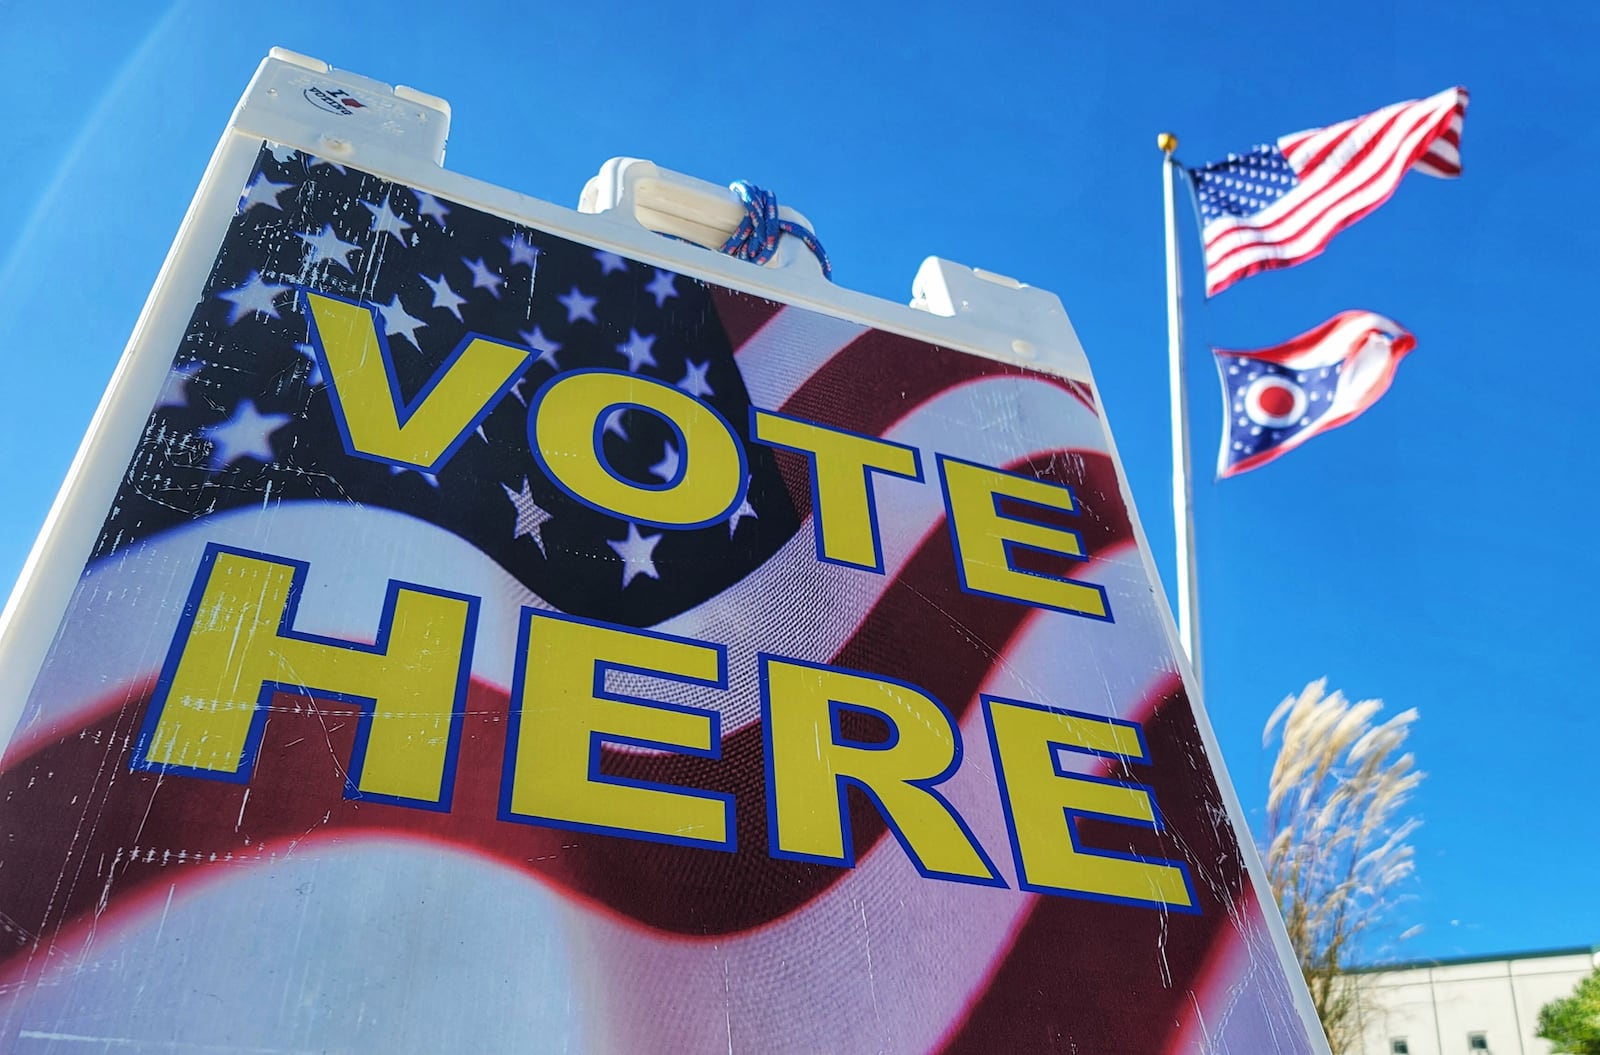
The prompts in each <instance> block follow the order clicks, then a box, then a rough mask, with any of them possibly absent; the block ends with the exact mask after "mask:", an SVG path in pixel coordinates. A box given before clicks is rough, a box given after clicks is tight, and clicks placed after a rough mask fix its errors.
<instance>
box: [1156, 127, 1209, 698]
mask: <svg viewBox="0 0 1600 1055" xmlns="http://www.w3.org/2000/svg"><path fill="white" fill-rule="evenodd" d="M1156 145H1157V146H1159V147H1160V148H1161V153H1162V156H1163V160H1162V169H1163V175H1164V177H1165V181H1164V186H1163V190H1164V192H1165V193H1164V199H1163V201H1164V205H1165V212H1166V222H1167V366H1168V381H1169V388H1170V390H1171V395H1172V517H1173V522H1174V527H1175V528H1176V538H1177V550H1178V613H1177V614H1178V636H1179V638H1181V639H1182V641H1183V650H1184V651H1185V652H1187V653H1188V654H1189V669H1191V670H1193V671H1194V680H1195V686H1196V688H1198V687H1199V686H1200V684H1201V681H1200V590H1199V581H1198V579H1197V577H1196V574H1195V555H1194V491H1193V488H1192V487H1191V486H1190V482H1189V476H1190V459H1189V397H1188V390H1187V388H1186V387H1185V385H1184V380H1183V365H1184V360H1183V281H1182V278H1181V276H1180V274H1179V270H1178V208H1177V197H1178V191H1177V186H1178V178H1179V176H1180V175H1181V174H1182V173H1181V171H1180V169H1179V165H1178V162H1177V160H1176V159H1175V158H1174V157H1173V156H1172V152H1173V151H1174V150H1177V149H1178V137H1177V136H1175V135H1173V134H1172V133H1171V132H1163V133H1161V135H1159V136H1158V137H1156Z"/></svg>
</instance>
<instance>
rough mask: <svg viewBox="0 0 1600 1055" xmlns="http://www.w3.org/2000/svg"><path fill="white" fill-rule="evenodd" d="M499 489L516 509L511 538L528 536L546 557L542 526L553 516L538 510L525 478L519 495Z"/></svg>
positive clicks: (507, 489)
mask: <svg viewBox="0 0 1600 1055" xmlns="http://www.w3.org/2000/svg"><path fill="white" fill-rule="evenodd" d="M500 489H501V490H503V491H505V493H506V497H507V498H509V499H511V504H512V505H514V506H516V507H517V524H516V526H515V527H513V528H512V529H511V537H512V538H513V539H519V538H521V537H522V536H524V535H526V536H528V537H529V538H531V539H533V544H534V545H536V546H538V547H539V552H540V553H541V554H544V555H545V556H548V555H549V554H545V553H544V534H543V532H544V526H545V525H546V524H547V523H549V522H550V521H551V520H553V519H555V517H554V514H552V513H549V512H547V511H546V510H544V509H541V508H539V504H538V503H537V502H535V501H534V500H533V489H532V488H530V487H529V486H528V478H527V477H526V476H524V477H523V478H522V491H521V493H518V492H516V491H513V490H512V489H511V488H509V487H507V486H506V485H505V484H501V485H500ZM612 545H615V543H612Z"/></svg>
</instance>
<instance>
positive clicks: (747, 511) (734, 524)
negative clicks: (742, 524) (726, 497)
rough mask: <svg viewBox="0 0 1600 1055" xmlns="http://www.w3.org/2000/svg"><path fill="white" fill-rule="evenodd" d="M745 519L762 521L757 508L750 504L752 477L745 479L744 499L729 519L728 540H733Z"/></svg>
mask: <svg viewBox="0 0 1600 1055" xmlns="http://www.w3.org/2000/svg"><path fill="white" fill-rule="evenodd" d="M745 517H753V518H754V519H756V520H760V519H761V514H760V513H757V512H756V507H755V506H753V505H751V504H750V477H748V476H746V477H745V478H744V497H743V498H741V499H740V500H739V508H738V509H735V510H734V511H733V515H732V516H730V517H729V518H728V538H730V539H731V538H733V533H734V532H735V531H738V530H739V521H741V520H743V519H744V518H745Z"/></svg>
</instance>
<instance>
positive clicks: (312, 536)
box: [0, 55, 1326, 1053]
mask: <svg viewBox="0 0 1600 1055" xmlns="http://www.w3.org/2000/svg"><path fill="white" fill-rule="evenodd" d="M447 121H448V110H447V108H446V107H445V106H444V104H443V103H442V102H440V101H438V100H434V99H431V98H429V97H427V96H424V95H421V94H420V93H416V92H409V91H407V90H404V89H399V90H390V89H389V88H387V87H386V86H383V85H378V84H374V83H373V82H370V81H366V80H364V79H362V78H356V77H350V76H347V75H344V74H335V73H331V72H328V71H326V70H325V69H324V68H322V67H321V66H320V65H319V64H316V63H313V62H310V61H309V60H302V59H299V58H297V57H294V56H288V55H283V56H279V57H275V58H273V59H270V60H268V61H267V62H266V63H265V64H264V65H263V67H262V70H261V72H260V73H259V74H258V76H257V79H256V81H255V82H253V84H252V86H251V88H250V90H249V92H248V93H247V94H246V97H245V101H244V103H243V104H242V105H241V108H240V111H239V112H238V114H237V115H236V117H235V120H234V122H233V124H232V125H231V126H230V128H229V130H228V132H227V133H226V135H225V136H224V138H223V141H222V144H221V146H220V147H219V149H218V153H217V155H216V157H215V158H214V160H213V163H212V165H211V167H210V169H209V170H208V173H207V175H206V178H205V181H204V183H203V185H202V187H201V190H200V192H199V195H198V196H197V198H196V201H195V204H194V206H193V209H192V211H191V214H190V216H189V218H188V220H187V221H186V223H185V225H184V228H183V231H182V232H181V233H180V236H179V239H178V242H177V244H176V245H175V247H174V250H173V255H172V257H171V258H170V259H169V261H168V264H167V266H166V268H165V269H164V271H163V273H162V276H161V278H160V280H159V281H158V283H157V286H156V289H155V291H154V292H153V293H152V297H151V301H150V305H149V306H148V307H147V309H146V312H145V314H144V316H143V318H142V319H141V320H140V323H139V326H138V329H137V331H136V333H135V336H134V339H133V342H132V344H131V345H130V348H129V351H128V353H127V356H126V357H125V360H124V362H123V364H122V367H121V368H120V369H119V371H118V374H117V377H116V380H115V381H114V383H113V385H112V388H111V390H110V392H108V395H107V399H106V402H105V404H104V405H103V407H102V410H101V412H100V414H99V415H98V416H97V419H96V423H95V426H94V428H93V430H92V432H91V434H90V436H89V437H88V438H87V439H86V441H85V444H84V448H83V450H82V452H81V454H80V457H79V460H78V462H77V463H76V465H75V466H74V470H73V475H72V477H71V478H70V479H69V481H68V482H67V485H66V486H65V487H64V489H63V493H62V497H61V499H60V500H59V502H58V505H57V509H56V511H55V512H54V513H53V515H52V520H51V523H50V524H49V525H48V526H47V528H46V531H45V533H44V535H43V537H42V538H41V542H40V545H39V547H38V548H37V549H36V552H35V555H34V557H33V559H32V560H31V561H30V566H29V570H28V573H27V575H26V576H25V578H24V581H23V583H22V584H21V585H20V586H19V588H18V591H17V593H16V595H15V596H14V597H13V601H12V605H11V607H10V608H9V609H8V617H7V624H6V627H5V631H4V637H3V639H0V672H3V673H0V678H3V679H4V684H3V685H0V689H3V690H4V691H3V692H0V699H3V700H4V701H6V706H8V707H10V708H11V711H10V712H9V713H8V714H7V715H6V716H5V725H4V727H7V728H9V726H10V725H11V723H12V722H15V732H14V733H13V734H12V736H11V740H10V745H9V747H8V749H7V750H6V753H5V756H4V761H3V764H0V832H3V842H0V931H3V936H4V939H5V940H4V941H3V942H0V976H3V986H0V1038H3V1046H5V1047H6V1048H7V1050H19V1051H54V1050H59V1051H76V1050H92V1049H94V1048H95V1047H96V1046H97V1045H101V1046H104V1047H105V1048H106V1050H117V1051H123V1050H129V1051H167V1050H205V1051H232V1050H249V1051H273V1052H279V1051H281V1052H294V1051H319V1052H322V1051H329V1052H332V1051H341V1052H343V1051H350V1052H358V1051H359V1052H369V1051H370V1052H401V1051H462V1052H488V1051H510V1050H527V1051H573V1052H591V1051H593V1052H612V1051H615V1052H636V1051H673V1052H680V1051H711V1050H716V1051H724V1050H727V1051H739V1052H761V1053H768V1052H823V1051H828V1052H858V1051H882V1052H922V1051H944V1052H967V1051H974V1052H976V1051H1008V1052H1009V1051H1063V1052H1067V1051H1079V1052H1098V1053H1111V1052H1125V1053H1136V1052H1137V1053H1162V1052H1180V1051H1182V1052H1188V1051H1233V1052H1263V1051H1274V1052H1297V1051H1325V1050H1326V1049H1325V1046H1324V1044H1323V1041H1322V1040H1321V1038H1320V1037H1319V1036H1317V1035H1316V1034H1315V1026H1314V1024H1312V1025H1310V1026H1309V1027H1308V1023H1312V1022H1313V1020H1312V1019H1311V1018H1310V1016H1309V1011H1308V1010H1307V1005H1306V1001H1305V995H1304V991H1303V989H1302V988H1301V985H1300V982H1299V979H1298V976H1297V975H1296V974H1295V972H1294V971H1293V966H1292V961H1291V960H1290V959H1289V957H1288V955H1287V950H1286V945H1285V943H1284V941H1283V938H1282V933H1281V927H1280V926H1279V925H1278V924H1277V922H1276V920H1275V919H1272V918H1271V917H1270V911H1271V910H1270V907H1269V908H1267V909H1266V910H1265V911H1264V909H1263V904H1262V901H1261V900H1260V897H1259V894H1258V885H1259V883H1258V879H1257V878H1253V876H1255V877H1258V876H1259V867H1258V866H1257V865H1256V863H1255V859H1254V855H1253V852H1252V851H1251V850H1250V849H1249V846H1248V838H1247V837H1246V836H1243V834H1242V833H1243V832H1244V831H1245V829H1244V825H1243V823H1242V821H1241V816H1240V811H1239V808H1238V804H1237V801H1236V799H1235V797H1234V796H1233V794H1232V791H1231V789H1230V788H1229V786H1228V784H1227V779H1226V776H1225V774H1224V772H1223V771H1222V768H1221V764H1220V761H1219V760H1218V758H1217V754H1216V749H1215V743H1214V741H1213V739H1212V737H1211V734H1210V732H1209V728H1208V726H1207V725H1206V721H1205V718H1204V715H1203V713H1202V712H1201V711H1200V708H1199V705H1198V702H1197V701H1196V700H1194V699H1193V697H1192V695H1191V694H1190V693H1188V692H1187V691H1186V689H1185V668H1184V665H1183V663H1182V662H1181V661H1180V660H1179V659H1178V658H1177V654H1176V650H1175V646H1174V635H1173V630H1172V626H1171V620H1170V618H1169V616H1168V614H1167V611H1166V608H1165V603H1164V601H1163V599H1162V596H1161V593H1160V590H1159V587H1158V585H1157V584H1156V580H1155V576H1154V569H1153V566H1152V564H1151V561H1150V559H1149V553H1148V548H1147V546H1146V544H1145V540H1144V538H1143V535H1142V532H1141V531H1140V528H1139V526H1138V521H1137V518H1136V517H1135V515H1134V512H1133V509H1132V506H1131V503H1130V502H1129V500H1128V492H1127V488H1126V484H1125V480H1124V478H1123V476H1122V473H1121V470H1120V466H1119V465H1118V463H1117V460H1116V456H1115V452H1114V450H1113V448H1112V445H1111V436H1110V432H1109V430H1108V429H1107V426H1106V423H1105V421H1104V418H1103V415H1102V413H1101V410H1100V407H1099V403H1098V400H1097V399H1096V396H1095V390H1094V386H1093V382H1092V379H1091V376H1090V374H1089V370H1088V366H1087V363H1086V362H1085V360H1084V358H1083V354H1082V351H1081V349H1080V348H1079V347H1078V344H1077V341H1076V338H1075V337H1074V336H1073V333H1072V331H1071V328H1070V326H1069V324H1068V322H1067V319H1066V316H1065V314H1064V312H1062V310H1061V307H1060V304H1059V302H1058V301H1057V300H1056V299H1055V298H1054V297H1053V296H1051V295H1049V294H1047V293H1043V292H1042V291H1039V290H1035V289H1030V288H1028V287H1019V286H1017V285H1016V284H1015V283H1009V282H1006V281H1004V280H999V279H997V278H995V277H993V276H986V275H983V274H982V273H979V272H974V271H971V270H969V269H966V268H961V267H959V266H957V265H952V264H949V263H947V262H943V261H930V262H929V264H928V265H927V266H925V267H924V269H923V272H922V274H921V275H920V276H919V280H918V289H917V296H918V301H917V303H918V306H919V307H920V308H921V309H922V310H913V309H912V308H906V307H901V306H897V305H892V304H886V303H883V302H881V301H877V300H873V299H871V298H867V297H864V296H861V295H859V294H854V293H850V292H848V291H845V290H840V289H837V288H835V287H833V286H830V285H828V284H827V283H826V282H825V281H824V280H823V279H822V278H821V275H820V273H819V272H818V270H817V268H816V266H815V264H814V262H812V261H811V259H810V258H809V256H807V255H805V254H804V251H803V250H800V249H798V247H797V246H796V245H794V244H791V240H786V242H785V245H784V251H783V253H782V254H781V255H780V258H779V260H778V262H777V265H778V266H774V267H768V268H759V267H756V266H754V265H750V264H745V263H740V262H736V261H733V260H730V259H728V258H725V257H722V256H719V255H717V254H715V253H713V252H710V251H707V250H704V249H701V248H698V247H696V246H693V245H689V244H685V243H682V242H677V241H671V240H668V239H664V238H661V237H659V236H658V235H655V234H651V233H649V232H648V231H647V230H645V229H644V228H643V227H641V226H640V224H639V222H638V219H639V218H643V219H644V220H645V221H646V222H648V223H649V224H650V226H651V227H653V228H655V229H657V230H669V231H676V232H687V233H688V235H689V236H693V235H694V234H695V233H696V231H697V230H699V229H701V228H704V229H706V230H711V231H716V230H718V229H721V230H725V229H726V228H727V227H731V225H732V217H736V215H737V213H736V212H735V211H732V208H733V207H732V206H731V204H729V203H728V202H727V201H723V200H720V199H719V198H717V197H716V195H715V194H711V193H708V190H707V188H706V187H705V186H704V185H702V184H699V183H698V182H697V181H693V180H687V179H685V178H683V177H679V176H676V175H674V174H671V173H664V172H661V171H659V170H656V169H655V168H654V167H653V166H650V165H648V164H645V163H637V162H621V161H619V162H613V163H611V164H608V165H607V167H606V168H605V169H604V170H602V173H601V176H600V177H598V178H597V180H596V181H594V182H593V183H592V184H591V186H590V187H589V188H588V189H587V190H586V192H585V201H584V207H585V209H586V210H587V211H588V213H589V214H580V213H573V212H569V211H567V210H563V209H559V208H556V207H553V206H550V205H548V204H545V203H542V202H536V201H532V200H530V199H527V198H525V197H522V196H519V195H516V194H514V193H511V192H509V191H505V190H502V189H499V188H494V187H490V186H486V185H484V184H481V183H477V182H474V181H471V180H468V179H465V178H463V177H460V176H457V175H453V174H450V173H447V172H445V171H444V170H442V169H441V168H439V167H438V166H439V162H440V161H441V159H442V151H443V142H444V132H445V126H446V124H447ZM697 225H698V227H697ZM719 225H723V226H721V227H720V228H719ZM808 452H809V453H808ZM997 495H998V497H996V496H997ZM1152 818H1153V819H1154V822H1153V823H1152Z"/></svg>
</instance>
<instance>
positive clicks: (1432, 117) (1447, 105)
mask: <svg viewBox="0 0 1600 1055" xmlns="http://www.w3.org/2000/svg"><path fill="white" fill-rule="evenodd" d="M1467 98H1468V97H1467V90H1466V89H1465V88H1450V89H1448V90H1446V91H1442V92H1440V93H1438V94H1437V95H1432V96H1429V97H1428V98H1426V99H1418V100H1414V101H1410V102H1404V103H1396V104H1394V105H1392V106H1386V107H1384V108H1383V109H1381V110H1378V111H1376V112H1374V113H1370V114H1367V115H1366V116H1364V117H1357V118H1353V119H1351V120H1349V121H1342V122H1340V123H1338V124H1335V125H1329V126H1328V127H1326V128H1318V129H1311V130H1309V131H1305V132H1297V133H1295V134H1293V135H1287V136H1283V137H1282V138H1280V139H1279V140H1278V144H1277V145H1278V150H1279V152H1280V153H1281V154H1282V155H1283V157H1284V159H1285V160H1287V161H1288V163H1289V165H1290V167H1291V168H1292V169H1293V170H1294V173H1295V177H1296V178H1297V179H1298V181H1299V183H1298V185H1297V186H1295V187H1294V188H1293V189H1292V190H1290V191H1289V192H1288V193H1287V194H1285V195H1283V196H1282V197H1281V198H1279V199H1278V200H1277V201H1275V202H1273V203H1272V204H1271V205H1269V206H1267V207H1266V208H1264V209H1262V210H1260V211H1259V212H1255V213H1251V214H1249V215H1245V216H1237V215H1231V214H1224V215H1222V216H1218V217H1215V218H1214V219H1212V220H1211V221H1210V222H1208V223H1207V224H1206V225H1205V229H1204V231H1203V237H1204V240H1205V254H1206V292H1207V293H1208V294H1215V293H1219V292H1221V291H1222V290H1224V289H1226V288H1227V287H1228V286H1231V285H1232V284H1233V283H1235V282H1237V281H1239V280H1240V279H1242V278H1246V277H1248V276H1250V275H1254V274H1257V273H1258V272H1261V271H1267V270H1271V269H1273V268H1280V267H1291V266H1293V265H1295V264H1298V263H1301V262H1302V261H1305V260H1309V259H1310V258H1312V257H1314V256H1316V255H1317V254H1319V253H1321V252H1322V251H1323V250H1324V249H1325V248H1327V245H1328V243H1329V242H1330V241H1332V239H1333V236H1334V235H1336V234H1338V233H1339V232H1340V231H1342V230H1344V229H1345V228H1346V227H1349V226H1350V225H1351V224H1353V223H1355V222H1356V221H1357V220H1360V219H1361V218H1362V217H1364V216H1366V215H1367V214H1368V213H1370V212H1372V211H1373V210H1374V209H1376V208H1378V206H1380V205H1382V204H1383V203H1384V202H1386V201H1388V200H1389V198H1390V196H1392V195H1393V194H1394V192H1395V190H1396V188H1398V187H1399V185H1400V180H1401V178H1402V177H1404V176H1405V174H1406V173H1407V172H1409V171H1410V170H1411V169H1412V168H1413V167H1414V168H1416V169H1417V171H1419V172H1423V173H1425V174H1427V175H1430V176H1438V177H1442V178H1451V177H1455V176H1459V175H1461V125H1462V120H1463V118H1464V117H1465V116H1466V112H1467Z"/></svg>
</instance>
